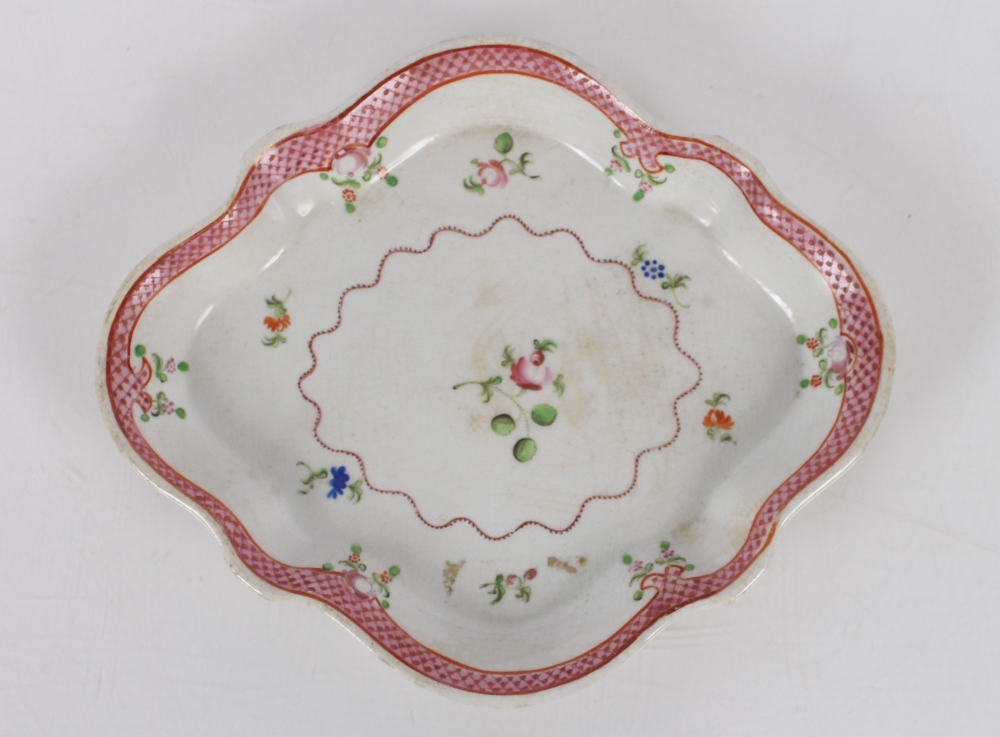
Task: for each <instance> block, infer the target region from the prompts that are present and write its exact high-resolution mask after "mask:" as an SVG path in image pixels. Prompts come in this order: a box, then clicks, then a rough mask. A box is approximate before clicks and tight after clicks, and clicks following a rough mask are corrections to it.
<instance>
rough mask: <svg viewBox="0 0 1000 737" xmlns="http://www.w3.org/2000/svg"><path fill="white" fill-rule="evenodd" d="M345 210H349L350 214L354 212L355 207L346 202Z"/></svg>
mask: <svg viewBox="0 0 1000 737" xmlns="http://www.w3.org/2000/svg"><path fill="white" fill-rule="evenodd" d="M344 209H345V210H347V211H348V212H354V210H355V207H354V205H352V204H351V203H350V202H345V203H344Z"/></svg>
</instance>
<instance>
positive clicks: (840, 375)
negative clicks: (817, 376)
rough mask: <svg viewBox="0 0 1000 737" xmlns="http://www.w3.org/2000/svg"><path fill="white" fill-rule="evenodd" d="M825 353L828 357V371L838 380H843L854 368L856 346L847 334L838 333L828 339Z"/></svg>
mask: <svg viewBox="0 0 1000 737" xmlns="http://www.w3.org/2000/svg"><path fill="white" fill-rule="evenodd" d="M826 355H827V357H829V359H830V367H829V368H830V371H832V372H833V375H834V376H836V377H837V379H838V380H839V381H843V380H844V379H845V378H847V375H848V374H849V373H850V372H851V369H852V368H854V359H855V358H857V355H858V348H857V346H855V345H854V341H853V340H851V339H850V338H848V337H847V336H845V335H838V336H837V337H836V338H834V339H833V340H831V341H830V345H829V347H828V348H827V349H826Z"/></svg>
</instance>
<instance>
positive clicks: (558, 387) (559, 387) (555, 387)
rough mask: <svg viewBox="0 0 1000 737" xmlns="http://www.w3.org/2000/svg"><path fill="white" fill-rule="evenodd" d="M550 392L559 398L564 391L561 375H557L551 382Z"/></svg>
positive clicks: (564, 385)
mask: <svg viewBox="0 0 1000 737" xmlns="http://www.w3.org/2000/svg"><path fill="white" fill-rule="evenodd" d="M552 391H554V392H555V393H556V396H558V397H561V396H562V395H563V392H565V391H566V384H565V382H564V381H563V375H562V374H559V375H558V376H557V377H556V378H555V380H554V381H553V382H552Z"/></svg>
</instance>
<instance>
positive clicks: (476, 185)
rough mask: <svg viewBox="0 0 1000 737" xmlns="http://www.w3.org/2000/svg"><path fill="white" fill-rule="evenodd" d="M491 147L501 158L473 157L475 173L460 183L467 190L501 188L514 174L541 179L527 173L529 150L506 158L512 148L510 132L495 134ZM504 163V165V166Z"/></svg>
mask: <svg viewBox="0 0 1000 737" xmlns="http://www.w3.org/2000/svg"><path fill="white" fill-rule="evenodd" d="M493 148H494V149H496V151H497V153H499V154H500V155H501V156H503V158H502V159H500V160H499V161H497V160H496V159H489V160H488V161H480V160H479V159H473V160H472V165H473V166H475V167H476V173H475V174H473V175H470V176H468V177H466V178H465V179H463V180H462V185H463V186H464V187H465V190H466V191H467V192H475V193H476V194H486V190H485V189H484V187H499V188H500V189H503V188H504V187H506V186H507V182H508V181H509V177H511V176H514V175H515V174H523V175H524V176H526V177H527V178H528V179H541V176H540V175H538V174H529V173H528V172H527V168H528V166H529V165H530V164H531V152H530V151H525V152H524V153H522V154H521V155H520V156H519V157H518V158H517V160H516V161H515V160H514V159H508V158H507V154H509V153H510V152H511V151H512V150H513V148H514V138H513V136H511V135H510V133H501V134H500V135H499V136H497V137H496V139H495V140H494V141H493ZM504 165H506V168H504Z"/></svg>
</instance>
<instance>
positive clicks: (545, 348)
mask: <svg viewBox="0 0 1000 737" xmlns="http://www.w3.org/2000/svg"><path fill="white" fill-rule="evenodd" d="M534 345H535V350H536V351H541V352H542V353H555V350H556V348H558V347H559V344H558V343H556V342H555V341H554V340H549V339H547V338H546V339H545V340H536V341H535V343H534Z"/></svg>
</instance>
